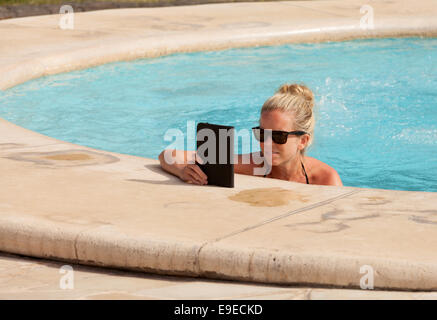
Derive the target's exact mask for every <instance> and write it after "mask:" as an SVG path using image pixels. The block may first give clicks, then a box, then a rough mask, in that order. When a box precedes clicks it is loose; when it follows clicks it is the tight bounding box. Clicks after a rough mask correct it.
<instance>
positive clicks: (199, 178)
mask: <svg viewBox="0 0 437 320" xmlns="http://www.w3.org/2000/svg"><path fill="white" fill-rule="evenodd" d="M180 178H181V180H182V181H185V182H188V183H193V184H198V185H205V184H208V177H207V176H206V174H205V173H203V171H202V169H200V167H199V166H198V165H197V164H187V165H186V166H185V167H184V168H183V169H182V172H181V174H180Z"/></svg>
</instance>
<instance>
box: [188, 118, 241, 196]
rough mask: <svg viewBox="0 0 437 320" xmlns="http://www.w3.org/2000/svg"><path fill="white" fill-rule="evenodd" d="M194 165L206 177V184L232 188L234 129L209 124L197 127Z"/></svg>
mask: <svg viewBox="0 0 437 320" xmlns="http://www.w3.org/2000/svg"><path fill="white" fill-rule="evenodd" d="M196 140H197V156H198V157H199V158H200V159H201V161H202V162H203V164H201V163H199V162H197V161H196V164H197V165H198V166H199V167H200V169H202V171H203V172H204V173H205V174H206V175H207V176H208V184H211V185H216V186H220V187H229V188H233V187H234V127H231V126H222V125H217V124H211V123H203V122H202V123H199V124H198V125H197V139H196Z"/></svg>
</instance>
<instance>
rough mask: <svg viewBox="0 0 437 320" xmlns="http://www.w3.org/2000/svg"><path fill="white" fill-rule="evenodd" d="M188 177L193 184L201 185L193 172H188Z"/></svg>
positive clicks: (201, 182)
mask: <svg viewBox="0 0 437 320" xmlns="http://www.w3.org/2000/svg"><path fill="white" fill-rule="evenodd" d="M188 175H189V176H190V177H191V178H192V180H193V182H194V183H196V184H203V181H202V179H200V177H198V176H197V174H196V173H195V172H194V171H189V172H188Z"/></svg>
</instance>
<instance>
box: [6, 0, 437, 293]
mask: <svg viewBox="0 0 437 320" xmlns="http://www.w3.org/2000/svg"><path fill="white" fill-rule="evenodd" d="M362 4H363V3H361V2H358V1H347V2H342V1H312V2H275V3H232V4H214V5H201V6H190V7H169V8H146V9H122V10H107V11H97V12H87V13H80V14H76V16H75V29H74V30H60V29H59V28H58V20H59V16H57V15H54V16H40V17H29V18H20V19H12V20H4V21H0V73H1V74H2V77H1V78H0V89H6V88H9V87H11V86H14V85H16V84H18V83H21V82H23V81H26V80H29V79H32V78H36V77H40V76H43V75H46V74H53V73H57V72H63V71H69V70H74V69H78V68H85V67H89V66H93V65H98V64H101V63H106V62H110V61H118V60H125V59H134V58H139V57H149V56H150V57H151V56H157V55H160V54H165V53H171V52H180V51H191V50H206V49H223V48H228V47H236V46H249V45H264V44H277V43H289V42H301V41H322V40H328V39H330V40H342V39H351V38H355V37H378V36H408V35H426V36H435V35H437V19H435V17H436V16H437V7H436V6H435V5H434V2H433V1H425V0H421V1H416V2H414V4H411V3H409V2H405V1H369V2H366V3H365V4H369V5H371V6H372V7H373V9H374V13H375V29H373V30H362V29H360V27H359V23H360V18H361V16H362V14H361V13H360V7H361V5H362ZM11 43H13V45H11ZM0 174H1V177H2V178H1V179H0V190H1V191H0V250H1V251H5V252H11V253H16V254H22V255H28V256H34V257H42V258H50V259H59V260H66V261H70V262H73V263H81V264H91V265H97V266H106V267H116V268H122V269H130V270H137V271H146V272H151V273H158V274H170V275H185V276H193V277H208V278H215V279H231V280H242V281H248V282H264V283H270V284H290V285H292V284H300V285H319V286H333V287H348V288H359V286H360V279H361V278H362V277H363V276H364V275H366V274H368V272H369V269H368V268H369V267H371V268H372V270H373V272H374V286H375V288H378V289H391V290H424V291H432V290H437V253H436V251H435V249H434V248H436V247H437V210H436V206H435V204H436V203H437V193H430V192H407V191H390V190H376V189H359V188H352V187H324V186H315V185H309V186H307V185H303V184H298V183H290V182H285V181H280V180H275V179H261V178H258V177H251V176H243V175H236V177H235V185H236V187H235V188H234V189H225V188H218V187H212V186H202V187H200V186H194V185H189V184H185V183H183V182H181V181H179V180H178V179H177V178H175V177H173V176H171V175H169V174H167V173H164V172H163V171H162V170H161V169H160V167H159V164H158V161H157V160H154V159H145V158H139V157H134V156H129V155H121V154H116V153H111V152H106V151H101V150H93V149H90V148H87V147H83V146H78V145H74V144H71V143H67V142H63V141H59V140H56V139H53V138H50V137H46V136H43V135H40V134H38V133H35V132H32V131H29V130H26V129H24V128H21V127H18V126H16V125H14V124H12V123H9V122H7V121H5V120H2V119H0ZM254 199H256V200H254ZM363 266H364V269H361V268H362V267H363ZM365 266H368V267H365ZM366 268H367V269H366ZM361 272H363V273H361Z"/></svg>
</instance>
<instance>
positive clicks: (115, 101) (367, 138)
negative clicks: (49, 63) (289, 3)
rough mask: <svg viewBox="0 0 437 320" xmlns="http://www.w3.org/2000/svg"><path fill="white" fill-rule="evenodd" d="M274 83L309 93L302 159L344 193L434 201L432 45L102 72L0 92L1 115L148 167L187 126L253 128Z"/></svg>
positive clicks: (205, 55)
mask: <svg viewBox="0 0 437 320" xmlns="http://www.w3.org/2000/svg"><path fill="white" fill-rule="evenodd" d="M6 76H7V75H6ZM285 82H289V83H290V82H300V83H305V84H306V85H308V86H309V87H310V88H311V89H313V91H314V92H315V95H316V101H317V102H316V104H317V105H316V112H317V119H318V122H317V126H316V132H315V141H314V144H313V146H312V147H311V148H310V149H309V151H308V155H310V156H313V157H316V158H318V159H320V160H322V161H324V162H326V163H328V164H329V165H331V166H333V167H334V168H335V169H336V170H337V171H338V172H339V174H340V176H341V178H342V180H343V183H344V184H345V185H348V186H358V187H371V188H384V189H400V190H423V191H437V39H419V38H407V39H379V40H357V41H349V42H342V43H336V42H332V43H321V44H294V45H283V46H276V47H257V48H244V49H232V50H226V51H218V52H199V53H187V54H174V55H169V56H165V57H159V58H154V59H141V60H136V61H133V62H122V63H111V64H107V65H103V66H99V67H96V68H91V69H87V70H82V71H75V72H70V73H65V74H59V75H54V76H48V77H43V78H40V79H36V80H33V81H29V82H26V83H24V84H22V85H19V86H16V87H14V88H11V89H9V90H6V91H3V92H1V91H0V117H3V118H5V119H7V120H9V121H11V122H13V123H16V124H18V125H20V126H23V127H25V128H28V129H31V130H34V131H37V132H40V133H43V134H46V135H49V136H52V137H55V138H58V139H61V140H65V141H69V142H72V143H77V144H82V145H86V146H90V147H93V148H97V149H104V150H109V151H115V152H119V153H127V154H132V155H138V156H144V157H150V158H157V156H158V154H159V153H160V151H161V150H163V149H164V148H165V147H166V146H168V145H169V143H170V142H168V141H164V139H163V137H164V134H165V132H166V131H167V130H168V129H170V128H178V129H180V130H182V131H184V132H185V131H186V125H187V121H188V120H194V121H196V122H199V121H207V122H212V123H219V124H225V125H233V126H235V127H236V129H238V130H239V129H242V128H246V129H249V128H251V127H253V126H255V125H257V121H258V119H259V110H260V108H261V106H262V104H263V102H264V101H265V100H266V99H267V98H268V97H269V96H271V95H272V94H273V93H274V91H275V90H276V89H277V88H278V87H279V86H280V85H281V84H282V83H285ZM188 148H190V149H191V147H190V146H188ZM239 151H247V149H245V148H243V150H241V148H240V150H239Z"/></svg>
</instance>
